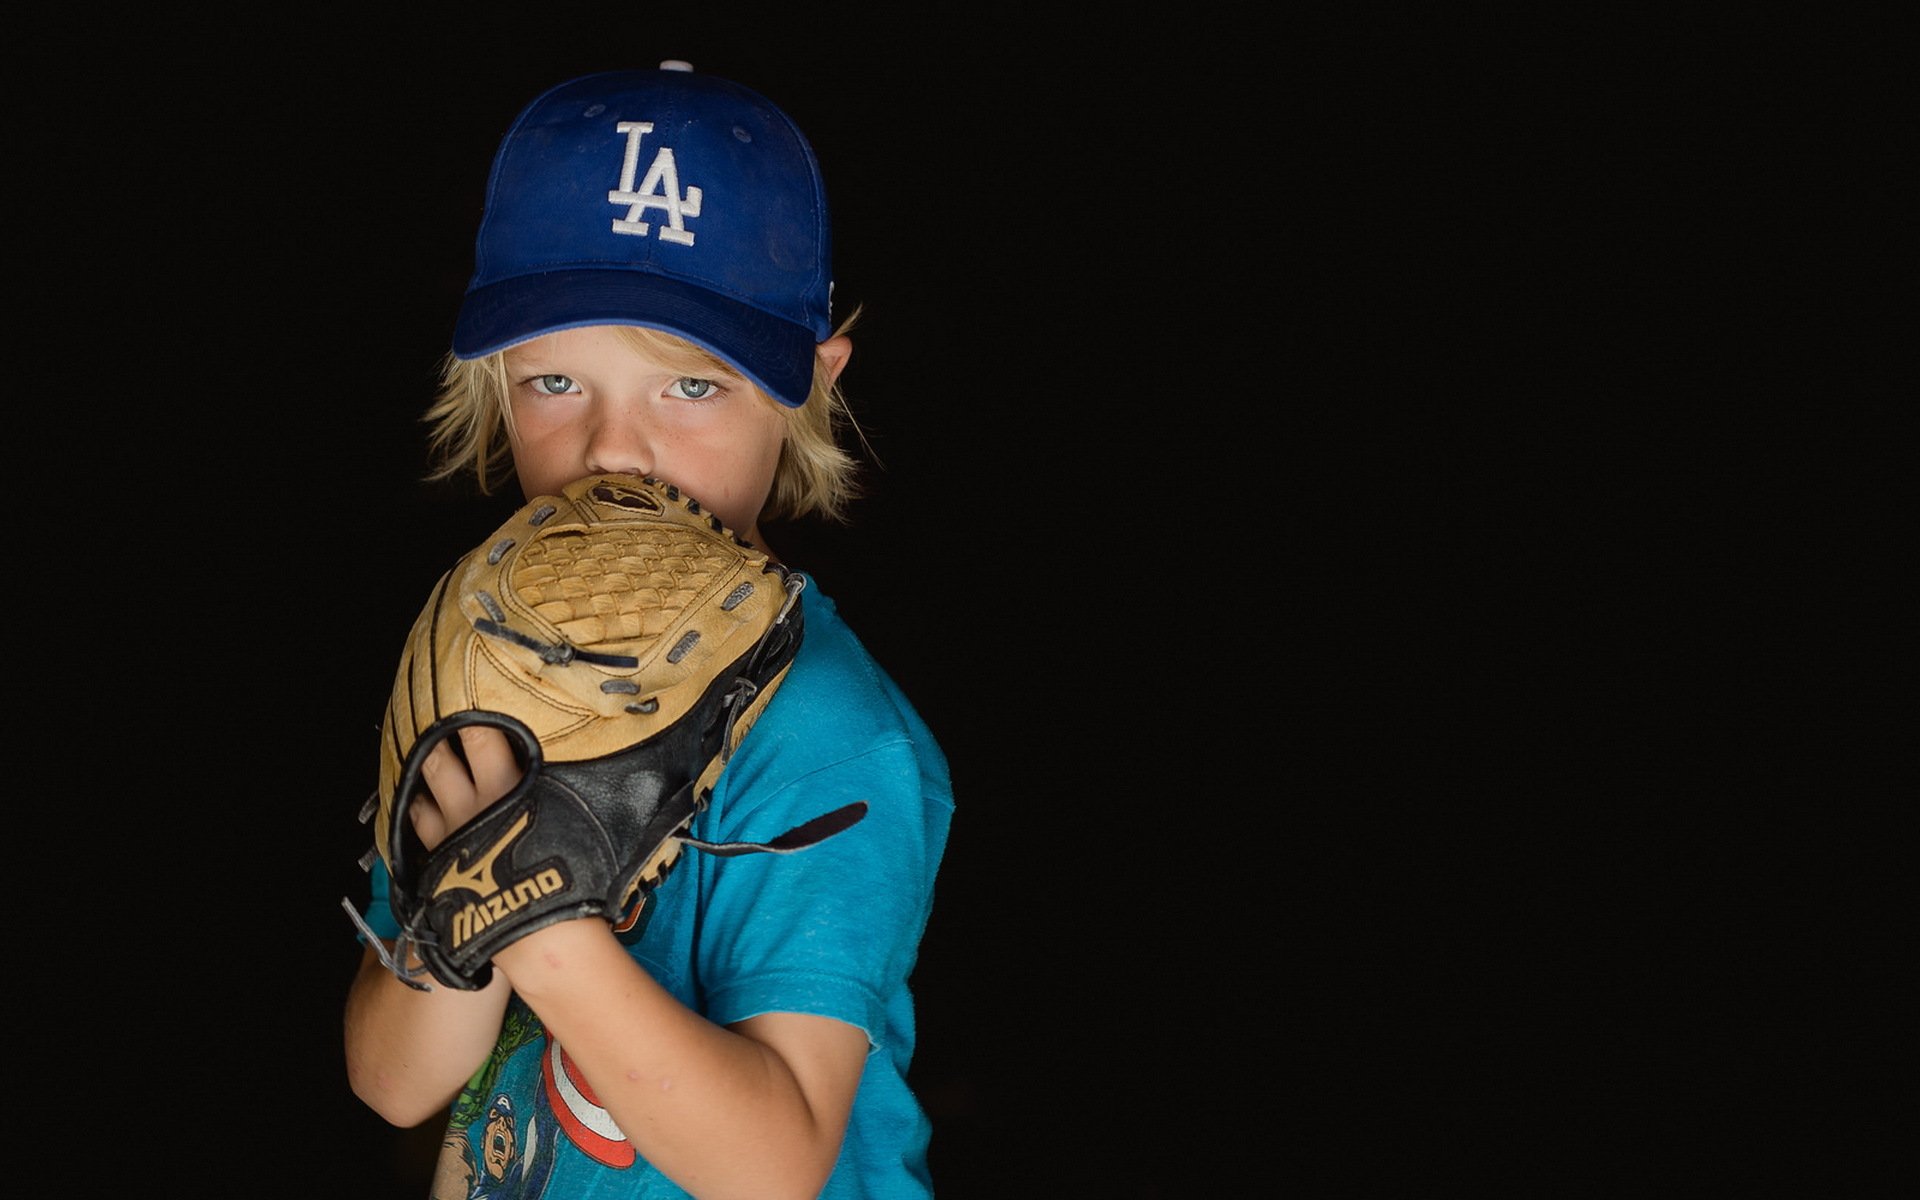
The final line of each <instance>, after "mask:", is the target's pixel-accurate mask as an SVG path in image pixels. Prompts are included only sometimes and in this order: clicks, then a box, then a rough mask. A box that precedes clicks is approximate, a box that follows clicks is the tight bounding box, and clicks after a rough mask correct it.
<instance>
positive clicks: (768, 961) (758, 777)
mask: <svg viewBox="0 0 1920 1200" xmlns="http://www.w3.org/2000/svg"><path fill="white" fill-rule="evenodd" d="M801 605H802V610H803V616H804V626H803V632H802V638H801V643H800V650H799V652H798V654H797V655H796V656H795V658H794V663H793V667H792V669H791V670H790V671H789V672H788V675H787V678H786V680H785V681H784V682H783V683H782V684H781V686H780V690H779V691H778V692H776V693H775V694H774V696H773V698H772V699H771V700H770V701H768V703H767V707H766V709H765V711H764V712H763V713H762V714H761V716H760V719H759V721H758V722H757V723H756V724H755V725H754V727H753V729H752V731H751V732H750V733H749V734H748V736H747V738H746V740H745V741H743V742H742V743H741V746H740V749H739V750H738V751H737V752H736V753H735V754H734V755H733V758H732V759H731V761H729V762H728V764H727V767H726V770H725V771H723V772H722V773H721V775H720V779H719V782H718V783H717V784H716V785H715V788H714V794H713V802H712V804H711V805H710V806H709V807H708V808H707V809H706V810H705V811H703V812H701V813H700V814H699V815H698V816H696V817H695V818H694V822H693V828H692V833H693V835H694V836H695V837H698V838H701V839H703V840H707V841H715V842H733V841H753V842H762V841H767V840H769V839H771V838H773V837H775V836H777V835H779V834H781V833H783V832H785V831H786V830H788V829H791V828H792V827H794V826H795V825H798V824H800V823H801V822H803V821H806V820H809V819H811V818H813V817H817V816H819V815H821V814H822V813H826V812H828V811H831V810H833V809H836V808H839V807H840V806H841V805H843V804H847V803H850V802H852V801H855V800H864V801H866V803H867V815H866V817H865V818H864V819H862V820H861V821H860V822H859V823H858V824H856V825H854V826H853V827H851V828H850V829H847V830H846V831H844V832H842V833H841V834H839V835H838V836H836V837H833V838H829V839H828V840H827V841H825V842H822V843H819V844H818V845H815V846H812V847H809V848H808V849H805V850H802V851H800V852H798V853H793V854H746V855H741V856H739V857H732V858H728V857H721V856H718V855H710V854H705V853H702V852H701V851H700V850H698V849H695V848H691V847H689V848H687V849H685V850H683V851H682V852H681V855H680V858H679V861H678V862H677V863H676V864H675V865H674V867H673V869H672V871H671V872H670V873H669V874H668V876H667V878H666V880H665V881H664V882H663V883H662V884H661V885H660V887H659V888H658V889H657V890H656V891H655V893H654V895H653V897H652V898H651V899H650V900H649V901H648V904H647V911H646V912H645V914H644V915H643V918H642V924H641V925H640V927H639V928H637V929H636V930H634V931H633V932H632V933H629V934H627V935H624V936H623V940H625V941H626V942H627V943H628V948H629V951H630V952H631V953H632V954H633V956H634V958H635V959H637V960H638V961H639V962H640V963H641V964H642V965H643V966H645V967H646V969H647V971H648V973H649V974H651V975H652V976H653V978H654V979H656V980H658V981H659V983H660V984H661V986H663V987H665V988H666V989H667V990H668V991H670V992H672V993H673V995H674V996H675V997H677V998H678V999H679V1000H680V1001H681V1003H683V1004H685V1005H687V1007H689V1008H691V1009H692V1010H693V1011H695V1012H697V1013H700V1014H702V1015H703V1016H705V1017H706V1018H707V1019H708V1020H711V1021H713V1022H714V1023H716V1024H720V1025H727V1024H731V1023H732V1022H735V1021H740V1020H744V1019H745V1018H747V1017H751V1016H755V1015H757V1014H760V1013H766V1012H802V1013H813V1014H817V1015H821V1016H827V1017H832V1018H834V1019H836V1020H840V1021H845V1022H847V1023H848V1024H850V1025H855V1026H858V1027H859V1028H860V1029H862V1030H864V1031H866V1034H867V1041H868V1043H869V1045H870V1047H871V1048H870V1051H869V1053H868V1056H867V1064H866V1069H865V1072H864V1073H863V1074H862V1076H861V1079H860V1090H859V1093H858V1095H857V1096H856V1098H855V1100H854V1105H853V1113H852V1116H851V1119H850V1120H849V1122H848V1126H847V1135H846V1141H845V1144H844V1145H843V1146H842V1148H841V1151H840V1161H839V1163H838V1165H837V1166H836V1167H835V1168H834V1172H833V1176H832V1178H831V1179H830V1180H829V1181H828V1183H827V1187H826V1190H825V1191H824V1192H822V1193H821V1195H822V1196H824V1197H830V1198H833V1200H853V1198H856V1197H859V1198H880V1197H886V1198H889V1200H891V1198H900V1197H924V1196H929V1195H931V1194H932V1186H931V1184H930V1182H929V1180H928V1175H927V1144H928V1139H929V1136H930V1134H931V1127H930V1124H929V1122H928V1120H927V1116H926V1114H925V1112H924V1111H923V1110H922V1108H921V1107H920V1105H919V1103H918V1102H917V1100H916V1099H915V1098H914V1096H913V1093H912V1092H911V1091H910V1090H909V1088H908V1087H907V1066H908V1063H909V1062H910V1060H911V1059H912V1056H913V1048H914V1036H915V1029H914V1008H913V997H912V994H911V992H910V990H909V988H908V976H909V975H910V974H911V973H912V971H913V967H914V962H915V958H916V956H917V954H918V952H919V945H920V938H921V935H922V934H923V933H924V932H925V930H926V924H927V918H928V914H929V913H930V911H931V908H932V903H933V885H934V876H935V874H936V872H937V871H938V869H939V866H940V859H941V856H942V854H943V853H944V852H945V849H946V842H947V829H948V824H949V822H950V820H951V818H952V815H953V787H952V783H951V781H950V779H949V777H948V772H947V762H946V757H945V755H944V753H943V752H942V751H941V749H940V747H939V745H938V744H937V743H936V742H935V740H934V738H933V735H932V733H931V732H930V731H929V730H928V728H927V726H926V724H925V723H924V722H923V721H922V720H921V719H920V716H919V715H918V713H916V712H915V711H914V709H913V706H912V705H911V704H910V703H909V702H908V701H907V699H906V697H905V696H904V695H903V694H902V693H901V691H900V689H899V688H898V687H897V686H896V685H895V684H894V682H893V680H892V679H891V678H889V677H888V676H887V675H886V673H885V672H884V671H883V670H882V669H881V668H880V666H879V665H878V664H877V663H876V662H875V661H874V659H873V658H872V656H871V655H870V654H869V653H868V652H867V650H866V648H865V647H864V646H863V645H862V644H861V643H860V641H859V639H858V638H857V637H856V636H855V634H854V633H853V631H852V630H851V629H849V628H848V627H847V625H846V623H845V622H844V621H842V620H841V619H840V615H839V612H838V610H837V609H836V608H835V606H834V604H833V602H832V600H831V599H829V598H828V597H827V596H826V595H824V594H823V593H822V592H820V591H819V589H818V586H817V584H816V583H815V582H814V581H813V580H812V579H811V578H809V579H808V580H807V587H806V589H805V590H804V591H803V592H802V593H801ZM372 875H373V878H372V903H371V904H370V906H369V908H368V912H367V922H368V925H369V927H370V928H371V929H372V930H373V931H374V932H375V933H377V934H379V935H380V936H381V937H384V938H392V937H393V936H395V935H396V934H398V932H399V926H398V925H397V924H396V923H395V921H394V920H393V916H392V912H391V910H390V909H389V908H388V906H387V876H386V873H385V870H384V868H383V866H382V865H381V864H380V863H379V862H377V861H376V862H375V863H374V866H373V872H372ZM463 1182H464V1185H465V1188H466V1190H465V1191H464V1193H460V1192H458V1191H457V1190H453V1191H450V1190H448V1189H447V1188H446V1185H448V1184H456V1183H463ZM435 1194H436V1195H447V1194H464V1195H465V1196H467V1197H470V1198H476V1197H483V1196H484V1197H494V1196H499V1197H507V1196H515V1197H532V1196H543V1195H544V1196H551V1197H567V1198H568V1200H584V1198H589V1197H616V1196H617V1197H622V1198H623V1200H633V1198H638V1197H682V1196H686V1195H687V1193H686V1192H685V1191H683V1190H682V1189H681V1188H679V1187H678V1186H676V1185H675V1184H674V1183H673V1182H672V1181H670V1180H668V1179H667V1178H666V1177H665V1176H663V1175H661V1174H660V1173H659V1172H658V1171H656V1170H654V1169H653V1168H652V1167H651V1166H650V1165H649V1164H648V1163H647V1162H646V1160H645V1159H644V1158H640V1157H638V1156H637V1155H636V1154H635V1152H634V1149H633V1146H632V1145H631V1144H630V1143H629V1142H628V1141H627V1140H626V1138H625V1137H624V1135H622V1134H621V1132H620V1130H619V1129H618V1127H616V1126H615V1125H614V1124H613V1121H612V1119H611V1118H610V1116H609V1115H608V1114H607V1112H606V1111H605V1110H604V1109H601V1108H600V1107H599V1106H598V1105H597V1104H596V1103H595V1102H594V1100H593V1096H592V1092H591V1089H590V1088H588V1087H587V1085H586V1083H585V1081H584V1079H582V1078H580V1077H579V1076H578V1075H577V1074H576V1073H575V1072H574V1071H573V1070H572V1063H571V1061H570V1060H569V1059H568V1058H567V1056H566V1054H565V1053H564V1048H563V1047H560V1046H558V1045H556V1044H555V1043H553V1042H552V1041H551V1040H550V1039H549V1038H548V1037H547V1036H546V1032H545V1030H544V1029H543V1028H542V1026H541V1025H540V1021H539V1018H537V1017H536V1016H534V1014H533V1012H532V1011H531V1010H530V1009H528V1008H526V1007H525V1006H524V1005H522V1004H521V1003H520V1002H519V1001H518V999H517V998H516V999H515V1000H514V1001H512V1002H511V1003H510V1004H509V1006H508V1009H507V1017H506V1021H505V1024H504V1025H503V1027H502V1030H501V1036H500V1041H499V1043H498V1044H497V1045H496V1047H495V1049H494V1053H493V1055H492V1056H491V1057H490V1058H489V1060H488V1062H487V1065H486V1066H485V1067H483V1068H482V1069H481V1071H480V1072H479V1073H477V1074H476V1075H475V1077H474V1078H473V1080H472V1081H471V1082H469V1083H468V1085H467V1087H466V1088H465V1089H464V1090H463V1091H462V1092H461V1094H460V1096H459V1097H458V1098H457V1099H456V1100H455V1102H454V1108H453V1115H452V1118H451V1120H450V1122H449V1126H448V1130H447V1137H446V1140H445V1145H444V1147H443V1149H442V1155H441V1160H440V1167H439V1179H438V1181H437V1186H436V1191H435Z"/></svg>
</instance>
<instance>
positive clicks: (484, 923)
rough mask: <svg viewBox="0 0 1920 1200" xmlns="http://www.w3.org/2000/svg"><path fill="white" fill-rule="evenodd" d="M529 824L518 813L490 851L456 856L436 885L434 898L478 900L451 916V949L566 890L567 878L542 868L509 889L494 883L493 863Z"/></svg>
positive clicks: (553, 869) (553, 868)
mask: <svg viewBox="0 0 1920 1200" xmlns="http://www.w3.org/2000/svg"><path fill="white" fill-rule="evenodd" d="M531 820H532V818H531V816H530V815H529V814H527V813H521V814H520V819H519V820H517V821H515V822H514V823H513V824H512V825H510V826H508V827H507V831H506V832H505V833H503V834H501V835H500V837H499V839H498V840H497V841H495V842H494V844H493V848H492V849H490V850H488V851H486V852H485V853H483V854H481V855H480V856H479V857H478V858H475V859H471V860H469V859H468V858H467V857H466V856H465V855H460V856H458V857H457V858H456V859H455V860H454V865H453V867H452V868H451V869H450V870H448V871H447V873H446V874H445V875H442V876H441V877H440V882H439V884H438V885H437V886H435V887H434V889H433V894H434V896H435V897H436V898H437V897H440V896H444V895H446V894H447V893H448V892H451V891H457V890H462V891H469V892H475V893H478V895H479V899H477V900H475V901H473V902H472V903H470V904H467V905H465V906H463V907H462V908H460V909H459V910H458V911H457V912H455V913H454V914H453V931H452V932H453V947H452V948H453V949H458V948H459V947H461V946H463V945H465V944H466V943H467V942H468V941H470V940H472V938H473V937H474V935H476V934H478V933H480V932H481V931H482V930H484V929H486V928H487V927H488V926H490V925H492V924H493V923H494V922H495V921H498V920H500V919H501V918H502V917H504V916H506V915H507V914H508V913H510V912H514V911H516V910H517V909H521V908H524V907H526V906H527V905H529V904H531V903H533V902H534V901H536V900H539V899H541V898H542V897H545V896H551V895H553V894H554V893H555V892H559V891H564V890H565V889H566V887H567V877H566V876H565V875H564V874H562V873H561V871H560V868H559V867H557V866H551V867H544V868H542V869H541V870H539V871H538V872H536V873H534V874H533V875H532V876H530V877H529V878H526V879H522V880H521V881H520V882H518V883H516V884H513V885H511V886H509V887H505V888H502V887H501V886H500V885H499V884H497V883H496V882H494V878H493V864H494V862H495V861H496V860H498V859H499V857H500V854H501V852H502V851H504V850H505V849H506V848H507V847H508V846H510V845H512V844H513V841H514V839H515V838H517V837H519V836H520V835H521V834H522V833H524V832H526V829H527V825H528V823H529V822H530V821H531Z"/></svg>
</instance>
